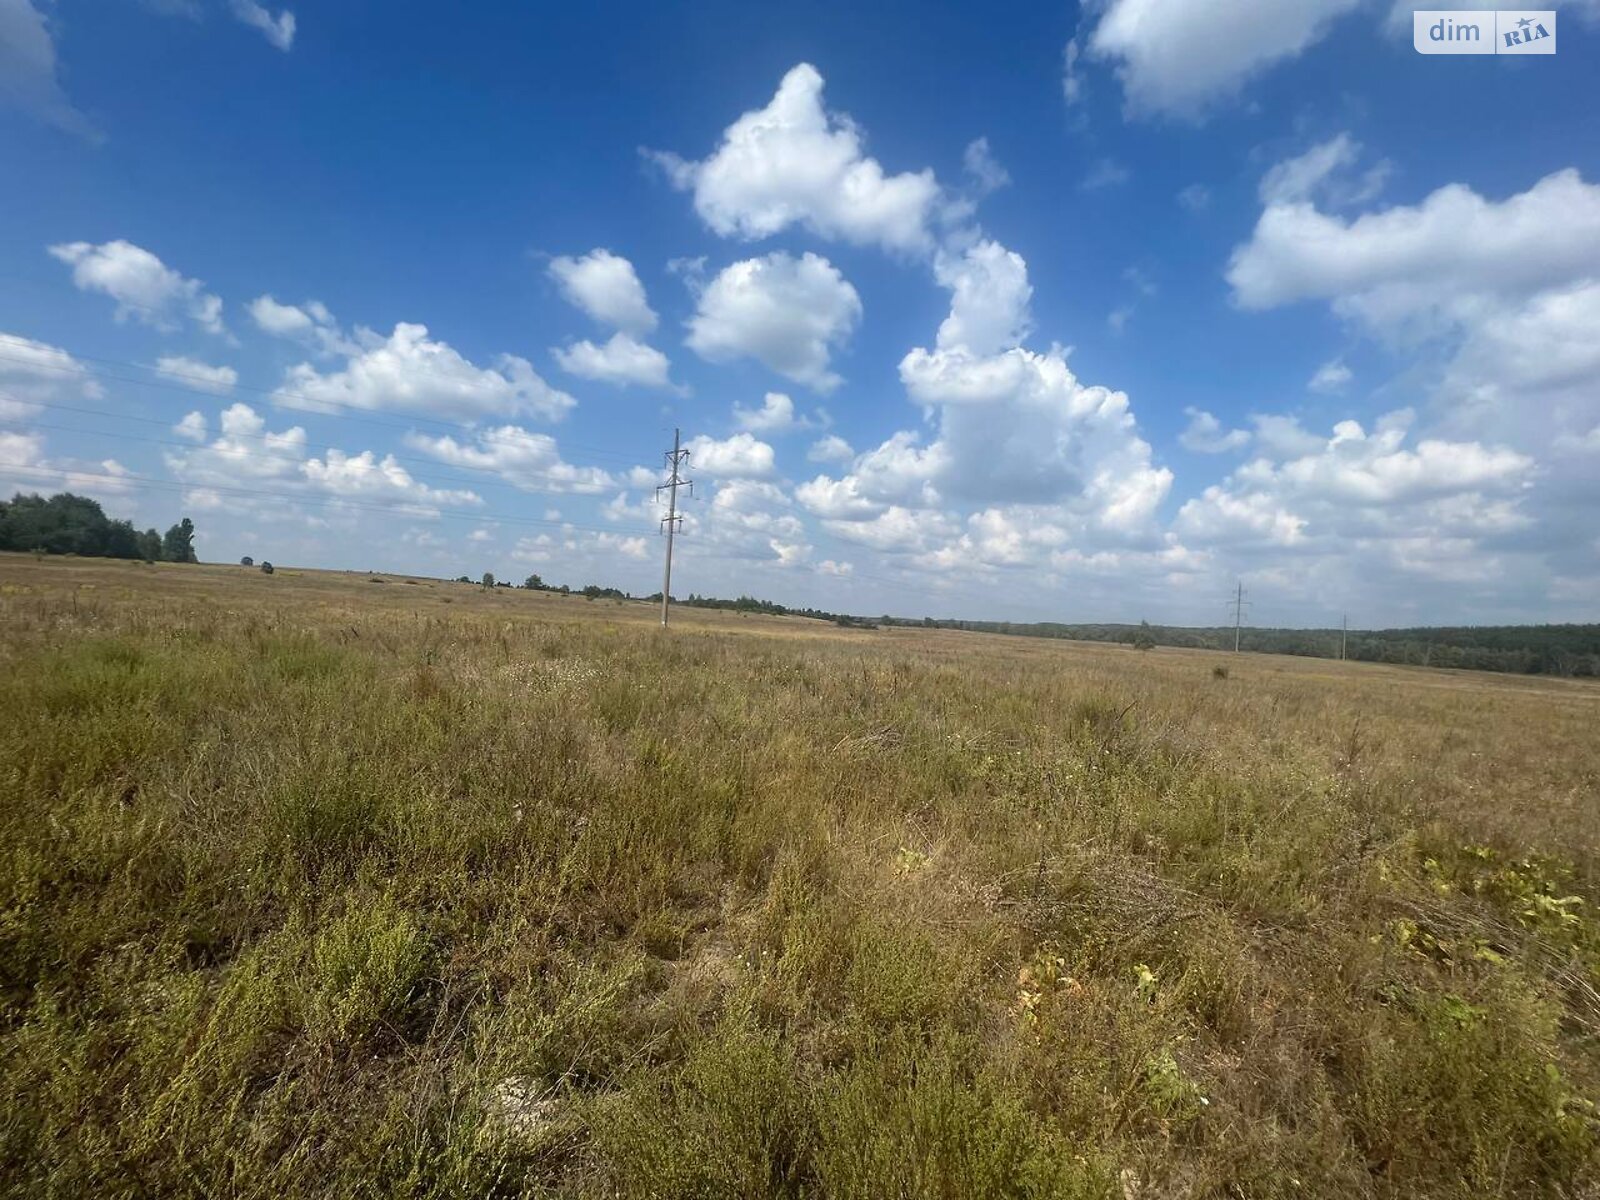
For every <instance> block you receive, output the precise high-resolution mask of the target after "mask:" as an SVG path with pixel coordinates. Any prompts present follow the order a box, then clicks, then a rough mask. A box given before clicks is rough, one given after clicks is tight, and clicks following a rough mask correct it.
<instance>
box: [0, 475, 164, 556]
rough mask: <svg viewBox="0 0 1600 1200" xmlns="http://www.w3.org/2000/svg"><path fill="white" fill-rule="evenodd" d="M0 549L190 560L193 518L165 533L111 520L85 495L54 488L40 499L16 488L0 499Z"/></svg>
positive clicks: (129, 522) (131, 523)
mask: <svg viewBox="0 0 1600 1200" xmlns="http://www.w3.org/2000/svg"><path fill="white" fill-rule="evenodd" d="M0 550H23V551H28V550H32V551H36V552H40V553H44V554H79V555H82V556H84V557H85V558H135V559H144V560H145V561H146V562H194V561H195V553H194V523H193V522H191V521H190V520H189V518H188V517H185V518H183V520H181V521H179V522H178V523H177V524H176V525H174V526H173V527H172V528H171V529H168V530H167V532H166V533H165V534H160V533H157V532H156V531H155V530H154V529H146V530H144V531H142V532H141V531H140V530H138V529H135V528H134V526H133V522H132V521H117V520H113V519H112V518H110V517H108V516H106V514H105V510H104V509H102V508H101V507H100V505H99V504H98V503H97V502H95V501H93V500H91V499H89V498H88V497H87V496H74V495H73V494H72V493H71V492H60V493H58V494H57V495H54V496H51V497H50V498H49V499H48V500H46V499H45V498H44V497H43V496H39V495H23V494H22V493H20V492H19V493H17V495H15V496H13V497H12V498H11V499H10V500H0Z"/></svg>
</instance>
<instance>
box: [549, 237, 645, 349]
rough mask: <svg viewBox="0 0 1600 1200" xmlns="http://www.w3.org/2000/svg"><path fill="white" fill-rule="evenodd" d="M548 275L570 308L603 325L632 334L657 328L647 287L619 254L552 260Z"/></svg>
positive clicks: (594, 252)
mask: <svg viewBox="0 0 1600 1200" xmlns="http://www.w3.org/2000/svg"><path fill="white" fill-rule="evenodd" d="M549 273H550V278H551V279H553V280H555V281H556V284H557V286H559V287H560V289H561V294H562V296H564V297H565V298H566V300H567V302H568V303H569V304H572V305H573V306H574V307H576V308H578V309H581V310H582V311H583V312H585V313H587V314H588V315H589V316H590V317H592V318H594V319H595V320H596V321H599V322H600V323H601V324H604V325H610V326H613V327H614V328H617V329H621V330H624V331H626V332H628V333H633V334H645V333H649V332H650V331H651V330H652V329H654V328H655V327H656V320H657V318H656V314H655V310H654V309H652V308H651V307H650V302H649V300H648V299H647V298H646V296H645V290H644V284H642V283H641V282H639V275H638V273H637V272H636V271H635V270H634V269H633V264H632V263H631V262H629V261H628V260H627V259H625V258H623V257H622V256H621V255H620V254H613V253H612V252H611V251H609V250H607V249H605V248H603V247H601V248H597V249H594V250H591V251H589V253H587V254H585V255H582V256H581V257H577V258H573V257H570V256H567V255H562V256H560V257H557V258H554V259H552V260H551V262H550V269H549Z"/></svg>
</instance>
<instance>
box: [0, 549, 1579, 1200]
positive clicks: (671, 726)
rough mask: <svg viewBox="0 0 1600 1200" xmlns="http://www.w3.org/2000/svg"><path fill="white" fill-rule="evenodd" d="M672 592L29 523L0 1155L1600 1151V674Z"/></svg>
mask: <svg viewBox="0 0 1600 1200" xmlns="http://www.w3.org/2000/svg"><path fill="white" fill-rule="evenodd" d="M655 622H656V614H655V610H653V609H652V608H650V607H649V606H646V605H643V604H634V603H615V602H610V601H598V602H587V601H584V600H582V599H575V598H573V599H568V598H561V597H557V596H553V595H548V594H536V593H528V592H524V591H508V590H498V591H494V592H485V591H483V590H482V589H479V588H476V587H471V586H467V585H461V584H448V583H441V582H437V581H415V582H408V581H404V580H402V579H399V578H396V577H382V579H381V581H369V577H368V576H366V575H364V574H349V575H345V574H333V573H319V572H296V571H293V570H291V569H280V570H279V571H278V572H277V574H275V575H273V576H270V577H268V576H263V575H261V574H260V573H259V572H256V571H252V570H247V569H243V568H237V567H228V568H223V567H207V566H170V565H169V566H150V565H145V564H138V563H122V562H105V561H87V560H85V561H67V560H48V561H36V560H34V559H33V558H31V557H20V556H0V714H3V720H0V1194H4V1195H7V1196H34V1195H39V1196H61V1197H69V1196H70V1197H78V1196H85V1195H94V1196H101V1197H112V1196H130V1197H131V1196H149V1195H179V1196H219V1195H227V1196H252V1197H253V1196H260V1197H268V1196H272V1197H279V1196H310V1195H335V1196H388V1195H393V1196H402V1195H403V1196H423V1195H430V1196H486V1195H494V1196H514V1195H560V1196H639V1197H645V1196H661V1197H667V1196H696V1197H712V1196H737V1197H758V1196H815V1197H852V1198H855V1197H859V1198H861V1200H869V1198H870V1200H880V1198H883V1197H906V1198H908V1200H909V1198H913V1197H942V1198H948V1200H957V1198H965V1197H987V1196H1019V1197H1107V1198H1109V1200H1131V1198H1140V1200H1151V1198H1155V1197H1252V1198H1254V1197H1279V1196H1281V1197H1288V1196H1341V1197H1343V1196H1357V1197H1359V1196H1386V1197H1387V1196H1394V1197H1400V1196H1408V1197H1409V1196H1426V1197H1446V1196H1448V1197H1463V1198H1465V1197H1490V1196H1570V1197H1582V1196H1595V1195H1600V1158H1597V1154H1596V1151H1597V1138H1600V1126H1597V1123H1596V1116H1595V1109H1594V1106H1593V1104H1592V1103H1591V1102H1592V1101H1593V1100H1595V1099H1596V1098H1597V1097H1600V992H1597V990H1596V989H1597V986H1600V919H1597V917H1596V914H1595V912H1594V907H1593V898H1595V897H1597V896H1600V821H1597V819H1596V811H1597V804H1600V686H1596V685H1592V684H1586V683H1583V682H1567V681H1559V680H1550V679H1539V678H1525V677H1515V676H1488V675H1484V676H1473V675H1466V674H1459V673H1446V672H1437V671H1433V672H1430V671H1423V670H1407V669H1398V668H1385V667H1378V666H1372V665H1362V664H1349V665H1346V664H1340V663H1336V662H1326V661H1317V660H1302V659H1290V658H1278V657H1267V656H1249V655H1247V656H1243V657H1240V658H1237V659H1235V658H1233V657H1232V656H1228V655H1220V654H1211V653H1206V652H1198V651H1176V650H1156V651H1152V652H1148V653H1136V652H1134V651H1132V650H1129V649H1125V648H1122V647H1114V646H1096V645H1080V644H1075V643H1065V642H1051V641H1043V640H1032V639H1026V640H1025V639H1005V638H1000V637H995V636H986V635H977V634H964V633H955V632H947V631H924V630H916V629H886V630H879V631H865V630H842V629H836V628H834V627H831V626H827V625H823V624H819V623H815V622H807V621H804V620H800V619H789V618H768V617H755V616H752V617H739V616H734V615H731V614H724V613H716V612H707V611H699V610H683V609H680V610H677V611H676V613H675V616H674V628H673V630H672V632H671V634H670V635H669V636H663V634H662V633H661V631H660V630H659V629H657V628H656V627H655ZM1218 667H1226V668H1227V669H1228V675H1227V677H1220V676H1219V675H1217V674H1216V673H1215V670H1214V669H1215V668H1218Z"/></svg>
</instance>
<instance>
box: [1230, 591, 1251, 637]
mask: <svg viewBox="0 0 1600 1200" xmlns="http://www.w3.org/2000/svg"><path fill="white" fill-rule="evenodd" d="M1228 607H1229V608H1231V609H1233V652H1234V653H1235V654H1237V653H1239V630H1240V627H1241V626H1243V624H1244V610H1245V609H1247V608H1249V607H1250V601H1248V600H1246V599H1245V598H1244V580H1242V579H1241V580H1240V581H1239V583H1238V585H1237V586H1236V587H1235V589H1234V593H1233V599H1232V600H1230V601H1228Z"/></svg>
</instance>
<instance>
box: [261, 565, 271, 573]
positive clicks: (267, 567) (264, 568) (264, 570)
mask: <svg viewBox="0 0 1600 1200" xmlns="http://www.w3.org/2000/svg"><path fill="white" fill-rule="evenodd" d="M261 573H262V574H263V575H271V574H272V564H271V563H269V562H263V563H262V564H261Z"/></svg>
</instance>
